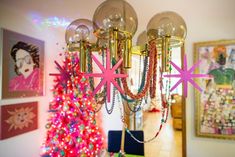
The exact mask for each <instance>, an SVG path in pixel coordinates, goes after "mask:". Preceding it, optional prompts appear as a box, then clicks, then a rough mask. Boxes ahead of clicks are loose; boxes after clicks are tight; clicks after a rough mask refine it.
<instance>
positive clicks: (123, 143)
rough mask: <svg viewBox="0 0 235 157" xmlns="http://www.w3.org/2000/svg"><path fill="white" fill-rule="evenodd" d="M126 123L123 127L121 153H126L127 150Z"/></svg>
mask: <svg viewBox="0 0 235 157" xmlns="http://www.w3.org/2000/svg"><path fill="white" fill-rule="evenodd" d="M124 125H125V124H123V127H122V140H121V148H120V151H121V152H120V153H122V154H125V150H124V146H125V133H126V129H125V126H124Z"/></svg>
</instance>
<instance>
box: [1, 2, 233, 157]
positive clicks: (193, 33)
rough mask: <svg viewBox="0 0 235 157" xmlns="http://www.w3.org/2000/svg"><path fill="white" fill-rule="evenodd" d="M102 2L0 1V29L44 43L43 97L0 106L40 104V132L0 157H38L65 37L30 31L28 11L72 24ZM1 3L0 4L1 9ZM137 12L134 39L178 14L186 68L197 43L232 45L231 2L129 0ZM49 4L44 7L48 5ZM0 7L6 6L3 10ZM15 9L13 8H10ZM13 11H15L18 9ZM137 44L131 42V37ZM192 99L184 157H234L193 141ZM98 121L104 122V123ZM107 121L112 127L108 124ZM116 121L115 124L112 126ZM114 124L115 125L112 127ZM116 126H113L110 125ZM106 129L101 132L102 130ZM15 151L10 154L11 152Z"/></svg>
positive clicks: (214, 142) (220, 143)
mask: <svg viewBox="0 0 235 157" xmlns="http://www.w3.org/2000/svg"><path fill="white" fill-rule="evenodd" d="M102 1H103V0H96V1H94V0H76V1H75V0H71V1H65V0H64V1H62V0H51V1H46V0H41V1H27V0H21V1H17V0H1V1H0V26H1V27H5V28H8V29H11V30H14V31H17V32H20V33H23V34H26V35H30V36H33V37H35V38H39V39H42V40H44V41H45V46H46V51H45V52H46V53H45V75H46V79H45V80H46V81H45V83H46V96H44V97H36V98H27V99H23V100H22V99H12V100H1V101H0V104H5V103H7V104H9V103H15V102H18V101H19V102H25V101H26V102H27V101H30V100H38V101H39V106H40V108H39V124H40V126H39V129H38V130H36V131H33V132H30V133H26V134H23V135H20V136H16V137H14V138H10V139H8V140H3V141H0V156H1V157H16V156H17V157H36V156H39V155H38V154H39V151H40V150H39V147H40V144H41V142H42V140H43V136H44V134H45V130H44V125H45V123H46V118H47V113H46V110H47V107H48V102H49V99H50V98H51V92H50V91H49V88H50V87H52V79H51V78H49V77H48V74H49V73H50V72H53V71H55V69H54V65H53V61H54V59H56V58H58V53H57V52H58V51H59V50H60V48H58V46H56V42H59V43H62V42H63V39H64V32H63V31H62V30H61V29H53V28H41V27H38V26H35V25H34V24H33V23H32V21H31V20H30V19H29V16H28V12H27V11H28V10H32V11H35V12H39V13H41V14H42V15H43V16H44V17H47V16H49V15H50V16H53V15H56V16H60V17H67V18H71V19H75V18H89V19H91V18H92V15H93V13H94V11H95V8H96V7H97V6H98V5H99V4H100V3H101V2H102ZM1 2H3V3H2V4H1ZM128 2H129V3H130V4H131V5H132V6H133V8H134V9H135V10H136V12H137V16H138V20H139V26H138V31H137V33H136V34H137V35H138V34H139V33H141V32H142V31H143V30H144V29H145V28H146V25H147V23H148V21H149V20H150V18H151V17H152V16H153V15H154V14H156V13H159V12H161V11H166V10H171V11H175V12H177V13H179V14H180V15H181V16H182V17H183V18H184V19H185V22H186V24H187V27H188V33H187V34H188V35H187V39H186V53H187V58H188V60H189V66H190V65H192V63H193V43H194V42H198V41H208V40H219V39H234V38H235V20H234V19H235V9H234V6H235V1H234V0H223V1H222V0H207V1H205V0H197V1H189V0H175V1H173V0H145V1H142V0H128ZM48 3H49V4H48ZM4 4H5V5H4ZM13 4H14V5H13ZM17 8H18V9H17ZM134 38H136V37H134ZM192 102H194V96H193V89H192V88H191V87H190V89H189V94H188V98H187V107H186V108H187V109H186V110H187V111H186V112H187V113H186V114H187V156H188V157H221V156H226V157H234V156H235V142H234V141H230V140H218V139H208V138H198V137H196V136H195V128H194V126H195V123H194V113H195V110H194V105H195V104H194V103H192ZM114 117H116V118H110V117H106V119H104V120H107V121H109V122H104V123H105V126H106V127H113V128H115V127H117V126H118V125H119V124H120V122H119V121H118V120H117V118H118V116H117V115H116V116H114ZM104 120H103V121H104ZM111 120H112V121H111ZM114 121H115V122H114ZM116 121H117V122H118V124H117V123H116ZM114 123H115V126H114V125H113V124H114ZM106 127H105V128H106ZM13 149H14V151H13Z"/></svg>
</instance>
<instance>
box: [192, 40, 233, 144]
mask: <svg viewBox="0 0 235 157" xmlns="http://www.w3.org/2000/svg"><path fill="white" fill-rule="evenodd" d="M194 50H195V52H194V55H195V56H194V62H196V61H197V60H201V63H200V65H199V68H198V71H197V72H196V73H200V74H208V75H209V76H210V77H209V78H198V79H196V81H197V83H198V84H199V85H200V87H202V89H203V91H202V92H201V93H200V92H198V91H197V90H195V100H196V135H197V136H200V137H210V138H221V139H233V140H235V40H219V41H210V42H199V43H195V44H194Z"/></svg>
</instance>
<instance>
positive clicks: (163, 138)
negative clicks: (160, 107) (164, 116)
mask: <svg viewBox="0 0 235 157" xmlns="http://www.w3.org/2000/svg"><path fill="white" fill-rule="evenodd" d="M160 118H161V114H160V113H156V112H151V113H150V112H145V113H144V119H143V120H144V125H143V128H144V136H145V140H148V139H150V138H152V137H154V136H155V134H156V132H157V130H158V128H159V124H160ZM145 157H182V132H181V131H177V130H174V129H173V127H172V119H171V117H169V119H168V122H167V123H166V124H165V125H164V126H163V128H162V130H161V132H160V134H159V135H158V137H157V138H156V139H155V140H153V141H152V142H149V143H146V144H145Z"/></svg>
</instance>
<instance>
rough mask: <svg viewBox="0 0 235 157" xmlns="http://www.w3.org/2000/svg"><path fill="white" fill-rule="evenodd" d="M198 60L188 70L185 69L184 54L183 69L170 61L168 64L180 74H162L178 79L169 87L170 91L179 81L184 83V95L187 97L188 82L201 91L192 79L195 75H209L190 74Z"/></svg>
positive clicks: (185, 59)
mask: <svg viewBox="0 0 235 157" xmlns="http://www.w3.org/2000/svg"><path fill="white" fill-rule="evenodd" d="M200 62H201V61H200V60H199V61H198V62H197V63H196V64H194V65H193V66H192V67H191V68H190V69H189V70H187V58H186V55H184V66H183V69H180V67H178V66H177V65H176V64H175V63H174V62H171V61H170V64H171V65H173V66H174V67H175V69H176V70H177V71H178V72H179V73H180V74H170V75H163V76H164V77H178V78H180V80H179V81H178V82H177V83H176V84H175V85H174V86H173V87H172V88H171V89H170V91H173V90H174V89H175V88H176V87H177V86H178V85H179V84H180V83H181V82H183V85H184V93H183V94H184V96H185V97H187V90H188V84H187V83H188V82H189V83H191V84H192V85H193V86H194V87H195V88H197V89H198V90H199V91H200V92H202V89H201V87H200V86H199V85H198V84H197V83H196V82H195V81H194V80H193V79H192V78H196V77H209V75H206V74H192V72H193V71H194V70H195V69H196V67H198V66H199V64H200Z"/></svg>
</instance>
